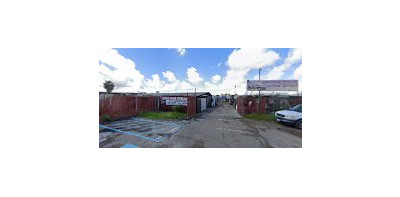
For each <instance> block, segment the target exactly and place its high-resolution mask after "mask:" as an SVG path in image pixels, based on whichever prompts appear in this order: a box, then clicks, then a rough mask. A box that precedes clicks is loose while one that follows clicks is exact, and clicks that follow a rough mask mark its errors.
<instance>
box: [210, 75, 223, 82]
mask: <svg viewBox="0 0 400 197" xmlns="http://www.w3.org/2000/svg"><path fill="white" fill-rule="evenodd" d="M220 80H221V76H219V75H214V76H213V77H212V82H213V83H218V82H219V81H220Z"/></svg>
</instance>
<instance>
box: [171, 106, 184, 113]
mask: <svg viewBox="0 0 400 197" xmlns="http://www.w3.org/2000/svg"><path fill="white" fill-rule="evenodd" d="M172 111H174V112H184V110H183V106H172Z"/></svg>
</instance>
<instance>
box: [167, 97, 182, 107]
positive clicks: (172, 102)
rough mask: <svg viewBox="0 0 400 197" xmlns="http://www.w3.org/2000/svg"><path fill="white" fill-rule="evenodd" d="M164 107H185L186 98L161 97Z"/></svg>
mask: <svg viewBox="0 0 400 197" xmlns="http://www.w3.org/2000/svg"><path fill="white" fill-rule="evenodd" d="M163 101H165V104H166V105H184V106H187V97H163Z"/></svg>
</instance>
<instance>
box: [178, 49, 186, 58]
mask: <svg viewBox="0 0 400 197" xmlns="http://www.w3.org/2000/svg"><path fill="white" fill-rule="evenodd" d="M175 49H176V51H177V52H178V54H179V56H185V55H186V53H187V51H186V49H185V48H175Z"/></svg>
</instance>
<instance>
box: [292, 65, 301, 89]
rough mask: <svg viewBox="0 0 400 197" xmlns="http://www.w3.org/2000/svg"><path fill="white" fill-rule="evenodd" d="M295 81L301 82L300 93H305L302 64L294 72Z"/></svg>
mask: <svg viewBox="0 0 400 197" xmlns="http://www.w3.org/2000/svg"><path fill="white" fill-rule="evenodd" d="M293 79H297V80H299V92H302V91H303V87H302V86H303V69H302V64H300V66H299V67H297V68H296V70H295V71H294V72H293Z"/></svg>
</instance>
